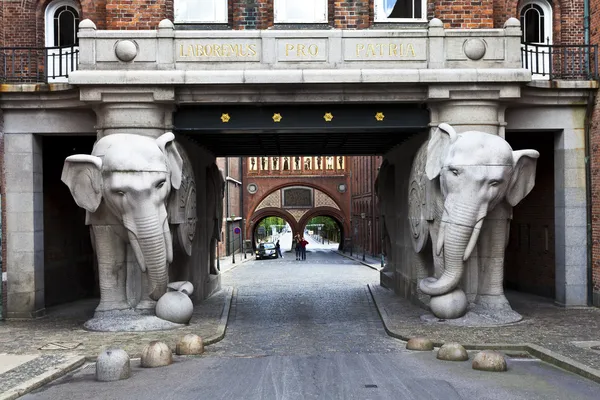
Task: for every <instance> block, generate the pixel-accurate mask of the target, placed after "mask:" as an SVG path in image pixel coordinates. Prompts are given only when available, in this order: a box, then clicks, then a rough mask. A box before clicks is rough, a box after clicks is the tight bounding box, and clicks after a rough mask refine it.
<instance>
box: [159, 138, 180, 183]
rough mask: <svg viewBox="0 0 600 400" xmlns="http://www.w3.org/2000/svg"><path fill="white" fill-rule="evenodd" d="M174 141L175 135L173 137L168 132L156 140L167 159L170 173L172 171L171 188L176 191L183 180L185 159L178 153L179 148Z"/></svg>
mask: <svg viewBox="0 0 600 400" xmlns="http://www.w3.org/2000/svg"><path fill="white" fill-rule="evenodd" d="M174 140H175V135H173V132H167V133H164V134H162V135H161V136H160V137H158V139H156V144H157V145H158V147H159V148H160V149H161V150H162V152H163V154H164V155H165V156H166V157H167V163H168V164H169V171H171V186H173V188H174V189H179V187H180V186H181V179H182V171H183V159H182V158H181V155H180V154H179V152H178V151H177V148H175V142H174Z"/></svg>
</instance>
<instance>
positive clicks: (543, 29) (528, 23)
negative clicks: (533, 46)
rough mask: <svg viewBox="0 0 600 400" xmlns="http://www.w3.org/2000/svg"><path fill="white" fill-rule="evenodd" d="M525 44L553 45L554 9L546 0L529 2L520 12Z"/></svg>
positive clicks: (531, 0)
mask: <svg viewBox="0 0 600 400" xmlns="http://www.w3.org/2000/svg"><path fill="white" fill-rule="evenodd" d="M519 15H520V19H521V28H522V29H523V42H525V43H544V44H552V8H551V7H550V4H549V3H548V2H546V1H545V0H528V1H524V2H523V3H522V5H521V10H520V12H519Z"/></svg>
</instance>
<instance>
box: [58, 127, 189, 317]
mask: <svg viewBox="0 0 600 400" xmlns="http://www.w3.org/2000/svg"><path fill="white" fill-rule="evenodd" d="M174 139H175V136H174V135H173V133H170V132H169V133H165V134H163V135H162V136H160V137H159V138H157V139H153V138H149V137H145V136H141V135H132V134H112V135H108V136H105V137H103V138H101V139H100V140H98V141H97V142H96V144H95V145H94V148H93V150H92V154H91V155H85V154H79V155H73V156H70V157H67V159H66V160H65V162H64V166H63V171H62V177H61V179H62V181H63V182H64V183H65V184H66V185H67V186H68V187H69V190H70V191H71V194H72V195H73V198H74V199H75V202H76V203H77V205H79V206H80V207H82V208H84V209H85V210H87V213H86V224H87V225H91V236H92V244H93V245H94V249H95V252H96V256H97V259H98V271H99V278H100V279H99V280H100V304H99V305H98V307H97V308H96V316H98V313H102V312H106V311H115V310H126V309H131V308H132V307H135V309H136V310H137V311H142V312H144V311H146V312H147V313H149V314H151V313H152V311H153V310H154V308H155V307H156V301H157V300H158V299H159V298H160V297H161V296H162V295H163V294H165V292H166V291H167V284H168V280H169V279H168V266H169V264H170V263H171V262H172V260H173V238H172V235H171V231H170V228H169V218H168V212H167V209H168V200H169V195H170V193H171V192H172V191H173V190H176V189H179V188H180V186H181V185H182V179H183V180H187V183H189V179H187V178H186V177H185V176H183V174H182V172H183V171H182V169H183V159H182V157H181V155H180V153H179V151H178V150H177V148H176V146H175V141H174ZM193 194H195V192H194V193H193ZM194 204H195V201H194ZM128 264H129V265H132V264H133V265H135V264H137V265H138V266H139V269H140V270H141V272H142V273H141V282H138V283H136V284H137V285H138V287H140V290H141V294H140V296H139V298H138V299H137V301H134V304H132V301H131V299H129V300H128V296H127V292H128V287H127V285H131V284H132V283H131V282H128V277H130V276H131V274H128V271H127V265H128ZM139 275H140V274H137V276H138V277H139Z"/></svg>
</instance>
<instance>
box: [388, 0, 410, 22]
mask: <svg viewBox="0 0 600 400" xmlns="http://www.w3.org/2000/svg"><path fill="white" fill-rule="evenodd" d="M413 1H414V0H397V1H396V4H394V8H393V9H392V12H391V13H390V14H389V15H388V17H389V18H412V17H413V16H412V5H413Z"/></svg>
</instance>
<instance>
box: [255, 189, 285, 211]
mask: <svg viewBox="0 0 600 400" xmlns="http://www.w3.org/2000/svg"><path fill="white" fill-rule="evenodd" d="M267 207H277V208H279V207H281V193H280V191H279V190H276V191H274V192H273V193H271V194H270V195H268V196H267V197H265V198H264V199H263V201H261V202H260V204H259V205H258V207H256V210H257V211H258V210H260V209H263V208H267Z"/></svg>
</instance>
